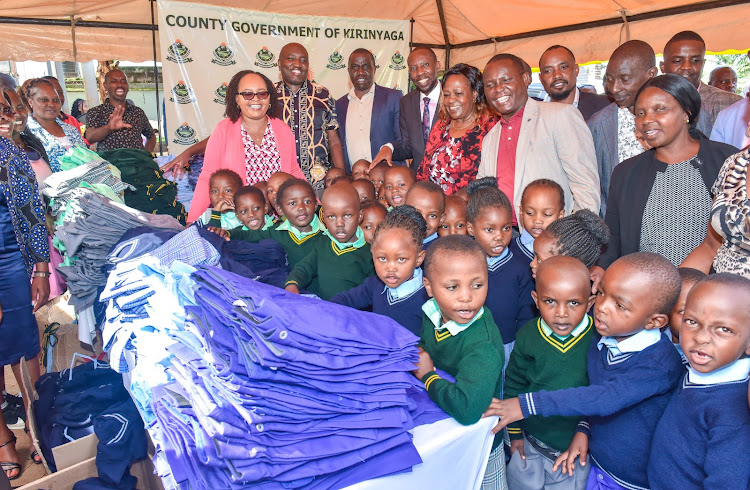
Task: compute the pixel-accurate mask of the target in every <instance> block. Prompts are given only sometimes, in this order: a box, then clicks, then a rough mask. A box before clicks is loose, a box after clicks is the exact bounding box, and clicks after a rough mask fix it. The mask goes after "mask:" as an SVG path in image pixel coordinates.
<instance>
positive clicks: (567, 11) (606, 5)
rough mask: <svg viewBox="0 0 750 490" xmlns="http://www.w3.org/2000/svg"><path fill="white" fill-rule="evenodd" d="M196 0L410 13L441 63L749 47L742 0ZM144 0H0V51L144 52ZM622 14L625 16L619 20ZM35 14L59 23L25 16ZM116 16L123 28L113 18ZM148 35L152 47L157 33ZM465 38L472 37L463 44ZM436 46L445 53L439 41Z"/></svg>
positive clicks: (749, 0) (143, 55) (747, 12)
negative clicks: (631, 47) (646, 46)
mask: <svg viewBox="0 0 750 490" xmlns="http://www.w3.org/2000/svg"><path fill="white" fill-rule="evenodd" d="M198 3H207V4H214V5H226V6H231V7H237V8H244V9H250V10H262V11H268V12H279V13H291V14H301V15H332V16H341V17H359V18H376V19H377V18H382V19H412V18H413V19H414V38H413V41H414V42H415V43H418V44H426V45H432V46H433V47H434V48H436V49H439V50H440V49H441V48H443V47H444V46H445V45H446V44H449V45H450V63H451V64H454V63H458V62H464V63H470V64H473V65H476V66H479V67H482V66H483V65H484V63H485V62H486V61H487V59H489V58H490V57H491V56H492V55H493V54H494V53H499V52H511V53H514V54H517V55H519V56H521V57H522V58H524V59H526V60H527V62H528V63H529V64H530V65H532V66H536V65H537V64H538V63H537V60H538V59H539V56H540V54H541V53H542V51H544V49H545V48H546V47H548V46H550V45H552V44H563V45H565V46H568V47H569V48H570V49H571V50H572V51H573V52H574V53H575V54H576V57H577V59H578V61H579V62H581V63H586V62H591V61H598V60H606V59H608V58H609V55H610V54H611V53H612V51H613V50H614V49H615V48H616V47H617V46H618V45H619V44H620V43H621V42H622V41H625V40H626V39H627V37H626V36H627V31H629V35H630V38H631V39H642V40H644V41H646V42H648V43H650V44H651V45H652V46H653V47H654V49H655V51H657V52H661V50H662V48H663V46H664V44H665V42H666V41H667V40H668V39H669V37H671V36H672V34H674V33H676V32H678V31H681V30H688V29H689V30H695V31H697V32H698V33H699V34H701V36H703V38H704V39H705V40H706V44H707V47H708V50H709V51H713V52H719V51H724V50H728V49H738V50H744V49H747V48H748V47H750V35H748V31H747V24H748V19H750V0H744V1H743V0H739V1H738V0H718V1H709V2H705V1H695V0H619V1H617V0H568V1H567V2H560V1H559V0H521V1H518V0H514V1H510V0H493V1H480V0H398V1H388V0H360V1H352V0H324V1H323V2H321V1H319V0H318V1H313V0H202V1H201V2H198ZM152 6H153V9H154V11H156V9H157V8H158V7H157V4H156V3H153V4H152V2H151V1H150V0H2V2H0V28H1V29H2V32H3V41H2V42H0V60H3V59H10V60H16V61H23V60H36V61H70V60H76V61H89V60H92V59H122V60H129V61H146V60H152V59H153V56H154V55H153V45H152V31H151V30H149V27H150V25H151V22H152V20H151V19H152V10H151V9H152ZM664 14H668V15H666V16H662V15H664ZM623 16H625V18H626V19H628V23H627V27H628V28H627V29H626V28H625V24H624V22H623V20H622V17H623ZM656 16H658V17H656ZM441 17H442V18H443V19H444V22H443V23H441ZM155 18H157V19H158V15H156V17H155ZM30 19H31V20H30ZM35 20H36V21H41V22H43V23H44V24H53V23H57V24H59V25H40V24H31V23H30V22H34V21H35ZM71 21H72V22H73V24H74V26H73V27H71V25H70V24H71ZM90 23H95V24H90ZM101 23H103V24H101ZM109 23H115V24H117V25H109ZM122 24H127V25H129V27H132V28H123V26H122ZM96 26H106V27H105V28H102V27H96ZM443 26H445V29H443ZM446 35H447V40H446V37H445V36H446ZM490 38H495V42H492V41H488V39H490ZM156 42H157V49H156V52H157V57H158V56H159V53H160V49H159V47H158V42H159V41H158V35H157V36H156ZM479 42H484V44H478V43H479ZM467 43H477V44H474V45H469V46H466V45H465V44H467ZM440 53H441V55H443V56H444V55H445V52H444V51H442V50H440Z"/></svg>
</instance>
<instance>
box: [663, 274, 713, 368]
mask: <svg viewBox="0 0 750 490" xmlns="http://www.w3.org/2000/svg"><path fill="white" fill-rule="evenodd" d="M677 272H679V273H680V279H682V287H681V288H680V297H679V298H677V303H675V305H674V308H672V312H671V313H670V314H669V332H670V333H671V334H672V343H673V344H674V346H675V348H676V349H677V352H679V353H680V357H681V358H682V363H683V364H684V365H685V366H687V365H688V361H687V358H686V357H685V354H684V353H683V352H682V348H681V347H680V325H682V314H683V313H684V312H685V302H686V300H687V296H688V293H689V292H690V290H691V289H692V288H693V286H695V283H697V282H698V281H700V280H701V279H703V278H704V277H706V274H705V273H704V272H702V271H699V270H698V269H691V268H690V267H680V268H679V269H677Z"/></svg>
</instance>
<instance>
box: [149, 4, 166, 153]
mask: <svg viewBox="0 0 750 490" xmlns="http://www.w3.org/2000/svg"><path fill="white" fill-rule="evenodd" d="M155 1H156V0H150V1H149V3H150V4H151V25H152V26H153V27H154V28H153V29H152V30H151V45H152V46H153V48H154V89H155V91H154V92H155V94H156V119H157V121H156V128H157V129H158V130H159V155H160V156H161V154H162V153H164V148H163V147H162V141H163V140H164V138H165V137H166V135H165V134H164V132H163V131H162V124H161V108H160V107H159V106H160V104H159V67H158V65H157V64H156V29H157V28H156V20H155V17H154V2H155Z"/></svg>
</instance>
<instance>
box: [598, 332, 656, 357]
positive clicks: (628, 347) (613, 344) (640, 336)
mask: <svg viewBox="0 0 750 490" xmlns="http://www.w3.org/2000/svg"><path fill="white" fill-rule="evenodd" d="M659 339H661V331H659V329H658V328H657V329H654V330H646V329H645V328H644V329H643V330H641V331H640V332H638V333H637V334H635V335H631V336H630V337H628V338H627V339H625V340H621V341H620V342H618V341H617V340H616V339H615V338H614V337H602V338H601V340H599V342H598V343H597V344H596V346H597V347H598V348H599V350H602V346H603V345H604V346H606V347H607V349H609V351H610V352H612V354H614V355H620V354H628V353H633V352H640V351H642V350H643V349H645V348H646V347H651V346H652V345H654V344H655V343H657V342H658V341H659Z"/></svg>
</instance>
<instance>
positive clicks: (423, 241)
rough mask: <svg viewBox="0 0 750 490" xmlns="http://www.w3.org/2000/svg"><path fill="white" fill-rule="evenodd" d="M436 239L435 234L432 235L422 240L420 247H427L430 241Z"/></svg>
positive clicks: (436, 235)
mask: <svg viewBox="0 0 750 490" xmlns="http://www.w3.org/2000/svg"><path fill="white" fill-rule="evenodd" d="M437 237H438V234H437V232H435V233H433V234H432V235H430V236H428V237H427V238H425V239H424V240H422V246H423V247H424V246H425V245H427V244H428V243H430V242H431V241H433V240H435V239H436V238H437Z"/></svg>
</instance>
